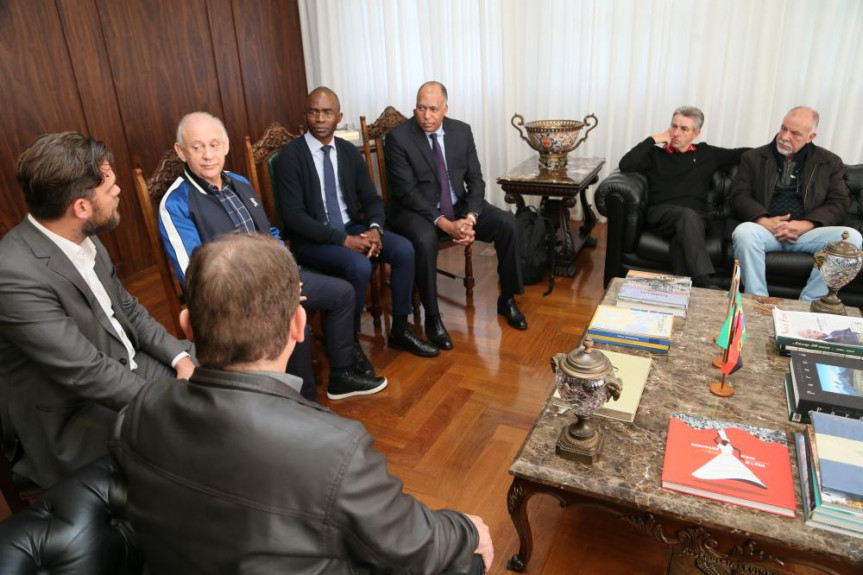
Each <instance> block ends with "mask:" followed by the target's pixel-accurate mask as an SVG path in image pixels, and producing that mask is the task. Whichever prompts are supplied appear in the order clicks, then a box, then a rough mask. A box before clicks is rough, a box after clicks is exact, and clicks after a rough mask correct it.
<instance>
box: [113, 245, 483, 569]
mask: <svg viewBox="0 0 863 575" xmlns="http://www.w3.org/2000/svg"><path fill="white" fill-rule="evenodd" d="M187 288H188V289H187V294H188V302H189V307H188V309H187V310H184V311H183V313H182V315H181V316H180V323H181V324H182V325H183V329H184V330H185V331H186V333H187V334H188V335H189V337H190V338H194V339H195V340H196V341H197V342H198V361H199V362H200V365H201V367H200V368H198V369H197V370H195V373H194V375H193V376H192V377H191V378H190V379H189V381H177V380H176V379H173V378H170V377H168V378H162V379H159V380H157V381H154V382H152V383H151V384H150V385H148V386H147V387H145V388H144V389H143V390H142V391H141V393H140V394H139V395H138V397H137V398H136V399H135V400H134V401H133V402H132V403H131V404H130V405H129V407H128V408H126V409H125V410H124V411H123V413H122V414H121V415H120V418H119V419H118V421H117V425H116V428H115V431H114V439H115V440H114V442H112V446H111V447H112V453H113V454H114V456H115V457H116V459H117V461H118V462H119V464H120V467H121V468H122V470H123V473H124V475H125V477H126V479H127V482H128V499H127V505H126V511H127V515H128V517H129V519H130V520H131V523H132V526H133V527H134V528H135V531H136V533H137V536H138V540H139V541H140V542H141V548H142V549H143V552H144V558H145V560H146V562H147V566H148V567H149V569H150V571H151V572H153V573H291V574H303V573H372V572H373V573H394V572H398V573H428V574H436V573H440V572H441V571H443V570H445V569H450V570H452V571H454V572H458V573H468V572H469V573H473V574H480V573H482V572H483V564H484V565H485V566H490V565H491V563H492V560H493V557H494V548H493V545H492V541H491V535H490V534H489V530H488V527H487V526H486V525H485V523H484V522H483V520H482V519H481V518H480V517H476V516H472V515H466V514H464V513H459V512H457V511H451V510H439V511H433V510H431V509H429V508H428V507H426V506H425V505H423V504H422V503H421V502H419V501H417V500H416V499H414V498H413V497H412V496H410V495H408V494H406V493H404V490H403V486H402V482H401V481H399V480H398V479H397V478H395V477H393V476H392V475H390V474H389V473H388V472H387V464H386V458H384V456H383V455H382V454H381V453H380V452H378V451H376V450H375V449H374V439H373V438H372V437H371V436H370V435H369V433H368V432H367V431H366V430H365V429H364V428H363V426H362V425H361V424H360V423H358V422H356V421H351V420H349V419H344V418H342V417H339V416H338V415H336V414H335V413H333V412H332V411H330V410H329V409H326V408H323V407H321V406H320V405H318V404H316V403H313V402H311V401H308V400H306V399H304V398H303V397H302V396H301V395H300V393H299V390H300V385H301V382H300V381H299V380H298V379H297V378H296V377H293V376H291V375H288V374H286V373H285V365H286V364H287V362H288V358H289V357H290V355H291V353H292V352H293V350H294V346H295V345H296V343H297V342H298V341H302V339H303V325H304V324H305V321H306V317H305V313H304V311H303V308H302V307H301V306H299V305H298V304H299V298H300V286H299V278H298V273H297V266H296V264H295V263H294V260H293V258H292V257H291V256H290V253H289V252H288V251H287V250H285V249H283V248H282V247H281V246H280V245H279V244H278V243H277V242H276V241H275V240H274V239H273V238H270V237H267V236H264V235H260V234H258V235H251V234H240V235H226V236H221V237H219V238H216V239H215V240H213V241H211V242H208V243H206V244H205V245H203V246H202V247H201V248H200V249H199V250H197V251H196V252H195V253H194V255H192V261H191V263H190V264H189V270H188V283H187Z"/></svg>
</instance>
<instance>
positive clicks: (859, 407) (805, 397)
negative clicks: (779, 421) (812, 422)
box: [785, 349, 863, 423]
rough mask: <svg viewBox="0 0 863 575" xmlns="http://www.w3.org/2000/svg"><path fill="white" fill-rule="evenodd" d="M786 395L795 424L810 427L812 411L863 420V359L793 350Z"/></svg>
mask: <svg viewBox="0 0 863 575" xmlns="http://www.w3.org/2000/svg"><path fill="white" fill-rule="evenodd" d="M785 395H786V399H787V402H788V417H789V419H790V420H791V421H797V422H800V423H809V418H808V414H809V412H810V411H818V412H824V413H832V414H834V415H839V416H842V417H850V418H853V419H863V358H858V357H842V356H835V355H827V354H824V353H819V352H812V351H798V350H796V349H795V350H792V351H791V373H789V374H788V375H786V377H785Z"/></svg>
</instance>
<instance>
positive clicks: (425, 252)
mask: <svg viewBox="0 0 863 575" xmlns="http://www.w3.org/2000/svg"><path fill="white" fill-rule="evenodd" d="M455 209H456V214H458V215H457V217H458V218H463V217H464V213H465V212H464V207H463V206H458V205H457V206H456V208H455ZM460 209H461V211H460ZM389 225H390V227H391V228H392V229H393V230H394V231H395V232H397V233H399V234H401V235H403V236H404V237H406V238H407V239H409V240H410V242H411V243H412V244H413V246H414V252H415V253H416V266H415V267H416V284H417V288H419V292H420V299H421V300H422V304H423V307H424V308H425V314H426V315H427V316H435V315H440V309H439V308H438V301H437V256H438V251H439V250H440V236H439V235H438V228H437V227H436V226H435V225H434V224H433V223H432V222H430V221H428V220H427V219H426V218H425V217H423V216H421V215H419V214H417V213H415V212H409V211H401V212H399V214H398V217H397V218H394V219H391V220H390V221H389ZM474 231H475V232H476V239H478V240H480V241H482V242H491V243H493V244H494V249H495V251H496V252H497V273H498V276H499V277H500V291H501V294H502V295H505V296H512V295H514V294H520V293H524V282H523V281H522V278H521V256H520V253H519V245H518V226H517V225H516V223H515V216H513V215H512V214H511V213H509V212H507V211H504V210H502V209H500V208H498V207H495V206H493V205H491V204H489V203H488V202H486V201H483V206H482V214H481V215H480V216H479V219H478V220H477V223H476V228H475V230H474Z"/></svg>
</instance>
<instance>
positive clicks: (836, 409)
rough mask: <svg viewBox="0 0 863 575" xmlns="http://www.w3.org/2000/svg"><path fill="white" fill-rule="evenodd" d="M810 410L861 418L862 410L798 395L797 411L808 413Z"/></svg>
mask: <svg viewBox="0 0 863 575" xmlns="http://www.w3.org/2000/svg"><path fill="white" fill-rule="evenodd" d="M810 411H818V412H821V413H829V414H830V415H838V416H839V417H848V418H850V419H863V411H860V410H858V409H853V408H848V407H841V406H836V405H831V404H829V403H826V402H824V401H819V400H817V399H807V398H805V397H799V398H798V399H797V412H799V413H806V414H808V413H809V412H810Z"/></svg>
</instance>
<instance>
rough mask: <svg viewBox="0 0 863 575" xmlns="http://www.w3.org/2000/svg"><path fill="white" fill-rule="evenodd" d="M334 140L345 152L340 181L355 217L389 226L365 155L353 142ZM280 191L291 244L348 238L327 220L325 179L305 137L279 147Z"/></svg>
mask: <svg viewBox="0 0 863 575" xmlns="http://www.w3.org/2000/svg"><path fill="white" fill-rule="evenodd" d="M333 142H334V143H335V148H336V153H337V154H338V156H339V159H338V163H339V174H338V178H339V185H340V186H341V190H342V193H343V194H344V200H345V204H347V207H348V215H349V216H350V218H351V221H352V222H361V223H364V224H365V225H367V226H370V225H371V224H378V225H379V226H381V227H382V228H383V227H384V207H383V206H384V205H383V201H382V200H381V197H380V196H379V195H378V192H377V190H376V189H375V185H374V183H373V182H372V180H371V178H370V177H369V173H368V168H367V167H366V164H365V161H364V160H363V157H362V156H361V155H360V153H359V151H357V149H356V147H355V146H354V145H353V144H351V143H350V142H347V141H345V140H342V139H341V138H333ZM276 196H277V199H276V201H277V203H278V206H279V210H281V215H282V222H283V225H284V227H285V229H284V230H282V232H283V233H284V234H285V236H286V237H287V238H288V239H290V240H291V247H293V248H294V249H301V248H302V247H303V246H304V245H307V244H314V245H318V244H335V245H339V246H340V245H343V244H344V243H345V236H346V234H345V233H344V232H341V231H337V230H334V229H332V228H331V227H329V226H328V225H327V213H326V210H325V209H324V201H323V198H322V197H321V181H320V178H318V171H317V170H316V169H315V161H314V160H313V159H312V152H311V150H309V145H308V144H307V143H306V139H305V138H304V137H303V138H297V139H296V140H293V141H292V142H290V143H288V144H286V145H285V147H284V148H282V150H281V151H280V152H279V159H278V162H277V164H276ZM359 209H362V211H363V213H362V214H360V212H359Z"/></svg>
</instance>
